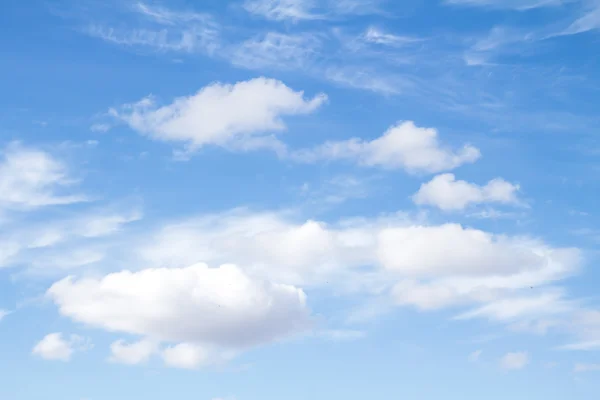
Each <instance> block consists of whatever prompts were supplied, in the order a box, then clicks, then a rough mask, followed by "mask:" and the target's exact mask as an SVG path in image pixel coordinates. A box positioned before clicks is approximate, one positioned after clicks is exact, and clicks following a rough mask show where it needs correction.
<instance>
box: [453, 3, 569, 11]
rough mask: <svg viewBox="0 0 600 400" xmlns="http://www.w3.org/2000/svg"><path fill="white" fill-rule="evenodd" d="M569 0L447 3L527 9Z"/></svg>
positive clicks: (554, 5)
mask: <svg viewBox="0 0 600 400" xmlns="http://www.w3.org/2000/svg"><path fill="white" fill-rule="evenodd" d="M567 1H568V0H445V2H446V4H452V5H463V6H474V7H490V8H499V9H501V8H505V9H515V10H519V11H526V10H530V9H533V8H540V7H556V6H560V5H561V4H564V3H566V2H567Z"/></svg>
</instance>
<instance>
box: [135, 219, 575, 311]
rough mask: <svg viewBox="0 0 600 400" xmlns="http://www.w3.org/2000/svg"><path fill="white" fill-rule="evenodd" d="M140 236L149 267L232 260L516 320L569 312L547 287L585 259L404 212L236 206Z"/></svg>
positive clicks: (286, 279)
mask: <svg viewBox="0 0 600 400" xmlns="http://www.w3.org/2000/svg"><path fill="white" fill-rule="evenodd" d="M142 242H143V243H142V244H141V246H140V247H138V249H137V253H138V254H139V256H140V257H141V259H142V261H140V263H142V264H145V265H151V266H165V265H167V266H171V267H178V266H181V265H188V264H189V263H191V262H193V260H206V261H207V262H209V263H211V264H220V263H224V262H226V261H229V262H234V263H237V264H239V265H244V266H245V268H246V271H248V272H249V273H251V274H252V275H255V276H261V277H263V278H265V279H269V280H273V281H277V282H283V283H286V284H293V285H303V286H323V285H328V286H331V285H335V286H336V288H341V289H344V290H350V291H360V292H369V293H389V295H390V296H391V297H392V299H393V300H394V302H395V303H396V304H397V305H401V306H414V307H417V308H419V309H423V310H433V309H441V308H447V307H458V306H462V307H467V306H476V307H477V308H476V310H477V311H475V310H470V311H467V312H471V314H468V315H463V318H490V319H499V320H501V321H506V322H509V323H513V322H514V321H516V320H517V321H518V320H519V318H524V319H525V320H526V321H530V320H536V318H540V317H546V316H548V315H551V314H550V310H554V311H555V312H556V313H560V312H562V313H564V312H565V310H566V309H568V306H569V303H568V302H566V301H564V299H563V297H562V293H561V292H556V291H552V290H550V289H546V288H545V287H546V286H547V285H549V284H552V283H554V282H557V281H558V280H560V279H563V278H564V277H567V276H570V275H572V274H574V273H575V272H576V271H577V270H578V268H579V266H580V262H581V257H580V253H579V251H578V250H576V249H560V248H552V247H550V246H548V245H546V244H544V243H543V242H541V241H538V240H534V239H530V238H524V237H507V236H501V235H494V234H490V233H487V232H484V231H481V230H476V229H468V228H464V227H462V226H461V225H458V224H446V225H441V226H427V225H418V224H415V223H414V221H411V220H410V219H408V218H407V217H406V216H403V215H391V216H387V217H382V218H380V219H373V220H368V219H357V220H342V221H339V222H337V223H330V224H327V223H324V222H319V221H302V220H297V219H295V218H293V215H286V214H277V213H275V214H274V213H259V214H251V213H247V212H243V211H235V212H231V213H225V214H217V215H211V216H204V217H201V218H196V219H191V220H188V221H184V222H180V223H175V224H171V225H167V226H165V227H163V228H160V229H159V230H158V231H157V232H155V233H152V234H150V236H149V237H147V238H145V239H143V240H142ZM531 286H535V287H536V291H535V292H532V291H531V289H530V287H531ZM519 299H521V300H519ZM523 299H530V300H523ZM508 300H510V301H508ZM502 301H504V302H502ZM498 302H500V303H498ZM486 306H487V308H483V309H480V307H486ZM559 306H560V307H559ZM503 307H506V311H505V313H504V314H503V313H500V312H499V309H502V308H503ZM509 316H510V318H509Z"/></svg>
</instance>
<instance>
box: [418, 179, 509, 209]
mask: <svg viewBox="0 0 600 400" xmlns="http://www.w3.org/2000/svg"><path fill="white" fill-rule="evenodd" d="M518 191H519V185H514V184H512V183H510V182H507V181H505V180H504V179H502V178H496V179H493V180H491V181H489V182H488V183H487V184H486V185H485V186H478V185H475V184H473V183H469V182H466V181H461V180H458V181H457V180H456V178H455V176H454V174H449V173H448V174H442V175H438V176H436V177H434V178H433V179H432V180H431V181H429V182H427V183H424V184H422V185H421V188H420V189H419V191H418V192H417V193H416V194H415V195H414V196H413V201H414V202H415V204H419V205H430V206H435V207H438V208H440V209H442V210H445V211H451V210H464V209H465V208H467V207H468V206H470V205H475V204H482V203H500V204H513V205H516V204H519V203H520V202H519V199H518V197H517V192H518Z"/></svg>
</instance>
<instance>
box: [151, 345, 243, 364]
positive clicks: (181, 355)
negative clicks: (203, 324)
mask: <svg viewBox="0 0 600 400" xmlns="http://www.w3.org/2000/svg"><path fill="white" fill-rule="evenodd" d="M234 356H235V352H233V351H217V350H214V349H212V348H210V347H207V346H202V345H198V344H192V343H180V344H177V345H175V346H171V347H167V348H166V349H164V350H163V351H162V358H163V361H164V363H165V365H167V366H168V367H173V368H181V369H195V368H199V367H205V366H209V365H213V364H220V363H223V362H226V361H228V360H229V359H231V358H233V357H234Z"/></svg>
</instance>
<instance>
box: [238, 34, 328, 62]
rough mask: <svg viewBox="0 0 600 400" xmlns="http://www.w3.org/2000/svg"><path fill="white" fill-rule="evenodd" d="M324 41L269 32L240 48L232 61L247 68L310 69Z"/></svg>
mask: <svg viewBox="0 0 600 400" xmlns="http://www.w3.org/2000/svg"><path fill="white" fill-rule="evenodd" d="M320 48H321V40H320V38H319V37H318V36H317V35H313V34H308V33H304V34H297V35H288V34H283V33H277V32H268V33H266V34H264V35H261V36H257V37H254V38H251V39H248V40H246V41H244V42H243V43H241V44H240V45H238V46H236V47H235V48H234V50H233V51H232V53H231V55H230V56H229V59H230V61H231V63H232V64H234V65H239V66H242V67H244V68H249V69H258V70H264V69H265V68H278V69H294V68H306V67H307V66H308V64H309V62H310V61H312V60H313V58H315V57H316V56H317V55H318V52H319V50H320Z"/></svg>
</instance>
